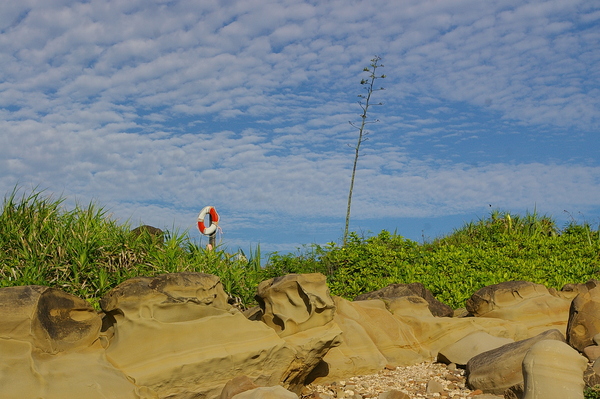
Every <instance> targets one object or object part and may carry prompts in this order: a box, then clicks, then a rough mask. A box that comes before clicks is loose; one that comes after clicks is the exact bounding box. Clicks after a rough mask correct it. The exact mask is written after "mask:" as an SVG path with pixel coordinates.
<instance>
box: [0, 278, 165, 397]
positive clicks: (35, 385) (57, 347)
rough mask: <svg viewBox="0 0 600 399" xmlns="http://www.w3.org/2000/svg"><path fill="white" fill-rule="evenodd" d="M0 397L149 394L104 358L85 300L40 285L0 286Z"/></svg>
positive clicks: (93, 316)
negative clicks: (0, 321)
mask: <svg viewBox="0 0 600 399" xmlns="http://www.w3.org/2000/svg"><path fill="white" fill-rule="evenodd" d="M0 320H2V323H0V358H1V359H2V361H1V362H0V396H1V397H4V398H45V399H54V398H56V399H60V398H65V397H72V398H91V399H95V398H98V399H100V398H115V399H121V398H123V399H125V398H127V399H130V398H131V399H134V398H154V397H156V396H155V395H154V393H153V392H152V391H151V390H150V389H148V388H145V387H140V386H138V385H136V384H135V383H134V382H133V381H132V380H131V379H129V378H128V377H127V376H126V375H125V374H124V373H123V372H122V371H121V370H118V369H117V368H115V367H114V366H113V365H112V364H111V363H110V362H109V361H108V360H107V358H106V355H105V352H104V348H103V347H102V345H101V341H100V328H101V325H102V319H101V318H100V316H99V315H98V314H97V312H96V311H95V310H94V309H93V308H92V307H91V306H90V304H89V303H88V302H87V301H85V300H83V299H81V298H78V297H76V296H73V295H70V294H67V293H65V292H63V291H61V290H57V289H54V288H48V287H41V286H24V287H7V288H0Z"/></svg>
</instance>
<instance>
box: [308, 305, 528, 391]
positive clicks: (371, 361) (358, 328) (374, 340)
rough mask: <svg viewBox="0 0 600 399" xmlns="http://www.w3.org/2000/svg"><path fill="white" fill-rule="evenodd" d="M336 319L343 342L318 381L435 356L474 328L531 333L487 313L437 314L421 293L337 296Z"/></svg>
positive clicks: (510, 334) (512, 335) (516, 335)
mask: <svg viewBox="0 0 600 399" xmlns="http://www.w3.org/2000/svg"><path fill="white" fill-rule="evenodd" d="M334 300H335V305H336V309H337V310H336V316H335V319H334V320H335V322H336V323H337V324H338V325H339V326H340V328H341V329H342V331H343V335H342V337H343V342H342V344H341V345H340V346H339V347H337V348H333V349H332V350H330V351H329V352H328V353H327V355H325V357H324V358H323V360H324V362H325V364H323V365H321V367H319V368H318V370H315V371H319V374H318V375H313V377H314V378H316V380H317V381H318V382H326V381H332V380H335V379H344V378H348V377H350V376H352V375H359V374H369V373H374V372H377V371H379V370H381V369H382V368H383V367H384V366H386V365H389V366H394V367H395V366H407V365H412V364H415V363H418V362H421V361H424V360H433V359H435V358H436V356H437V354H438V352H439V350H440V349H442V348H444V347H446V346H448V345H450V344H453V343H455V342H457V341H458V340H460V339H462V338H464V337H465V336H467V335H469V334H472V333H474V332H478V331H483V332H486V333H488V334H490V335H493V336H496V337H502V338H507V339H511V340H517V339H524V338H526V337H527V329H526V328H525V327H524V326H523V325H520V324H518V323H512V322H507V321H504V320H499V319H488V318H475V317H468V318H450V317H435V316H433V315H432V314H431V311H430V310H429V305H428V302H427V301H426V300H424V299H423V298H421V297H418V296H408V297H400V298H393V299H389V300H386V301H381V300H364V301H353V302H350V301H347V300H345V299H342V298H339V297H334Z"/></svg>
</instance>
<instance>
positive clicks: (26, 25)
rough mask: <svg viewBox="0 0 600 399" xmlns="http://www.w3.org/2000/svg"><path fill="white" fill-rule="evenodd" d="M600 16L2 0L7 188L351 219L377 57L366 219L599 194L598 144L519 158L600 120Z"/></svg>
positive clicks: (324, 5) (115, 201) (545, 4)
mask: <svg viewBox="0 0 600 399" xmlns="http://www.w3.org/2000/svg"><path fill="white" fill-rule="evenodd" d="M225 3H227V4H225ZM598 13H600V11H599V10H598V6H597V5H594V4H593V3H592V2H589V1H583V0H582V1H573V2H554V1H541V2H537V3H523V2H515V1H508V0H507V1H502V2H495V3H493V4H492V3H489V2H481V1H475V0H461V1H454V2H439V1H421V0H419V1H417V0H403V1H400V2H391V1H386V0H374V1H371V2H364V1H353V2H348V1H336V0H331V1H325V2H318V3H314V2H312V3H311V2H298V1H292V0H290V1H275V0H252V1H236V0H232V1H227V2H219V1H202V2H197V1H175V2H167V3H164V2H151V3H149V2H145V1H109V2H106V1H96V0H92V1H89V2H85V3H83V2H82V3H72V2H60V1H52V2H50V1H37V2H36V1H29V2H18V3H15V2H8V3H6V4H4V3H3V4H2V5H0V188H2V189H4V191H6V192H8V191H10V190H11V189H12V187H13V186H14V185H15V184H17V183H19V182H20V183H21V184H32V185H40V186H41V187H44V188H45V187H49V188H50V189H51V190H52V191H55V192H64V193H65V194H67V195H69V196H71V195H72V196H76V197H81V198H86V199H88V198H97V199H98V200H99V201H101V202H103V203H107V206H109V207H111V208H114V209H115V213H119V214H120V215H121V217H125V218H127V217H129V216H130V215H135V217H138V215H139V216H144V215H152V219H151V220H153V221H156V222H152V223H157V224H161V223H165V224H166V225H169V224H170V222H171V221H172V220H177V221H178V223H184V224H185V223H186V222H185V220H188V218H189V215H190V214H192V213H194V211H192V210H194V209H197V208H199V207H201V206H202V205H204V204H206V203H208V202H211V203H215V204H216V203H218V204H219V205H220V206H221V207H222V208H223V209H224V211H225V212H226V213H227V214H229V215H230V217H231V218H232V220H235V221H236V223H238V224H239V225H240V226H246V225H248V223H250V222H249V220H251V218H249V217H248V216H246V215H247V214H248V213H256V212H260V213H261V215H263V216H264V217H265V218H267V217H268V218H271V219H270V220H275V219H281V220H288V219H289V220H291V219H295V218H302V217H304V216H305V215H310V216H306V220H307V223H309V222H308V220H312V221H311V222H310V223H311V224H313V223H315V221H314V219H315V218H321V219H323V218H327V219H335V220H337V219H340V218H343V215H344V213H345V205H346V199H347V197H346V196H347V189H348V184H349V176H350V168H351V161H352V150H351V148H348V144H349V145H350V146H352V145H354V143H355V140H356V131H355V130H354V129H352V128H351V127H350V126H349V125H348V121H357V120H358V114H359V111H360V109H359V108H358V106H357V105H356V103H355V101H356V99H357V97H356V95H357V94H358V93H360V87H358V81H359V78H360V71H361V70H362V67H363V66H364V65H365V63H366V62H368V60H369V59H370V58H371V57H372V56H373V54H380V55H382V56H383V57H384V64H385V68H384V70H383V72H384V73H385V74H386V75H387V76H388V78H386V79H385V80H384V81H383V82H382V84H383V85H384V86H385V87H386V89H387V90H386V91H384V92H379V93H376V95H377V96H378V101H380V100H381V101H383V102H384V103H385V105H384V107H380V108H373V109H372V113H371V114H370V115H371V116H373V117H377V118H379V119H381V120H382V122H381V123H380V124H377V125H371V126H370V127H369V128H370V130H371V131H372V134H371V136H370V140H369V141H367V142H366V143H365V147H363V148H364V150H363V153H362V157H361V159H360V161H359V172H358V176H357V187H356V191H355V193H356V194H355V195H356V196H355V199H354V208H353V209H354V212H353V215H354V217H356V218H357V219H368V218H384V217H409V216H422V217H429V216H439V215H447V214H456V213H461V212H469V211H470V210H472V209H475V208H479V207H481V206H482V204H486V203H488V202H489V203H493V204H494V205H495V206H496V205H498V206H503V207H507V208H510V207H517V208H521V209H522V208H523V207H528V206H529V207H531V206H533V204H541V203H543V204H544V206H547V207H548V209H560V208H561V207H565V206H567V205H568V204H570V205H573V206H580V207H582V208H586V207H587V208H593V207H598V206H600V203H598V200H597V198H599V196H598V194H599V193H598V191H599V186H600V181H599V180H600V179H599V174H600V172H599V170H598V168H597V166H596V165H597V159H596V160H594V159H595V158H594V157H593V155H589V154H590V153H589V147H590V146H585V145H579V147H574V148H583V149H584V150H585V151H588V152H586V153H585V154H578V153H577V152H576V151H575V152H574V153H564V154H560V153H559V152H551V151H550V150H547V151H548V153H544V154H541V155H539V156H538V157H537V158H535V159H530V158H525V157H522V156H517V155H515V156H514V157H512V158H511V156H510V154H511V153H512V154H518V153H519V154H520V153H522V152H523V151H520V150H522V148H519V147H522V146H523V143H524V142H527V138H528V139H531V140H532V141H535V140H534V138H535V139H536V140H538V141H541V142H543V143H546V144H547V143H550V141H548V140H558V139H556V138H555V137H564V138H565V141H566V142H568V143H571V144H568V143H567V144H568V145H573V146H574V144H572V143H574V142H575V141H573V140H574V139H573V136H574V134H573V132H574V131H578V132H580V133H579V134H581V135H582V137H584V138H586V139H587V138H589V137H595V136H593V132H595V131H596V130H597V127H598V125H599V115H600V88H599V84H598V82H599V77H600V72H596V71H597V67H596V65H598V64H600V52H598V51H597V49H596V47H594V46H595V43H597V42H598V38H599V36H600V32H599V31H598V29H597V27H596V26H595V25H594V24H593V21H595V20H596V19H598V17H597V16H598V15H599V14H598ZM379 99H380V100H379ZM525 127H526V128H525ZM540 132H544V135H542V134H541V133H540ZM546 132H547V133H546ZM500 137H501V138H500ZM520 137H526V138H520ZM553 137H554V138H553ZM503 140H504V141H506V143H504V142H503ZM567 144H565V145H564V146H563V147H564V148H566V147H568V145H567ZM553 145H554V144H553ZM547 146H550V144H547ZM555 147H556V148H560V145H554V147H552V148H555ZM501 148H506V149H508V150H506V151H504V152H502V150H501ZM534 151H535V149H534ZM540 151H541V150H540ZM507 154H508V155H507ZM583 158H585V159H588V160H589V159H591V160H590V161H587V163H582V162H581V159H583ZM573 159H576V160H577V161H576V162H575V163H573ZM248 210H252V212H248ZM365 210H369V211H368V212H366V211H365ZM158 214H160V215H161V216H159V215H158ZM184 214H185V215H188V216H186V217H185V218H184V217H183V216H182V215H184ZM320 223H323V226H332V225H333V224H334V222H332V221H330V220H328V221H324V220H322V221H321V222H320ZM302 226H303V225H301V224H300V225H299V224H295V225H294V227H287V226H286V227H285V228H296V229H299V230H302V229H303V228H304V227H302ZM325 228H326V227H323V229H325ZM236 239H239V238H236Z"/></svg>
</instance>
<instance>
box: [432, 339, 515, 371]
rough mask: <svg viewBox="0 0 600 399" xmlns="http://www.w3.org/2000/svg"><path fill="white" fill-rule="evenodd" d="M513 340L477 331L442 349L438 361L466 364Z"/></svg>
mask: <svg viewBox="0 0 600 399" xmlns="http://www.w3.org/2000/svg"><path fill="white" fill-rule="evenodd" d="M511 342H514V340H513V339H510V338H500V337H495V336H493V335H490V334H488V333H486V332H484V331H476V332H474V333H471V334H469V335H467V336H466V337H464V338H462V339H459V340H458V341H456V342H454V343H452V344H450V345H448V346H446V347H444V348H442V349H440V352H439V353H438V361H439V362H442V363H446V364H450V363H454V364H459V365H461V366H465V365H466V364H467V363H468V362H469V360H471V358H473V357H475V356H477V355H479V354H481V353H483V352H487V351H490V350H492V349H496V348H499V347H501V346H503V345H506V344H510V343H511Z"/></svg>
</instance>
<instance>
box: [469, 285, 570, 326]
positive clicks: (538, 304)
mask: <svg viewBox="0 0 600 399" xmlns="http://www.w3.org/2000/svg"><path fill="white" fill-rule="evenodd" d="M552 293H554V294H556V291H554V290H552V292H551V291H549V290H548V288H546V287H545V286H543V285H541V284H534V283H531V282H528V281H507V282H504V283H500V284H494V285H490V286H487V287H483V288H481V289H480V290H478V291H477V292H476V293H474V294H473V295H472V296H471V297H470V298H469V299H468V300H467V302H466V307H467V310H468V311H469V312H470V313H471V314H473V315H474V316H477V317H493V318H498V319H502V320H509V321H516V322H519V323H522V324H524V325H526V326H527V328H528V329H529V335H530V336H534V335H537V334H539V333H540V332H543V331H546V330H550V329H558V330H559V331H560V332H562V333H563V334H565V333H566V328H567V322H568V320H569V307H570V304H571V300H570V299H568V298H563V297H560V296H557V295H552Z"/></svg>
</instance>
